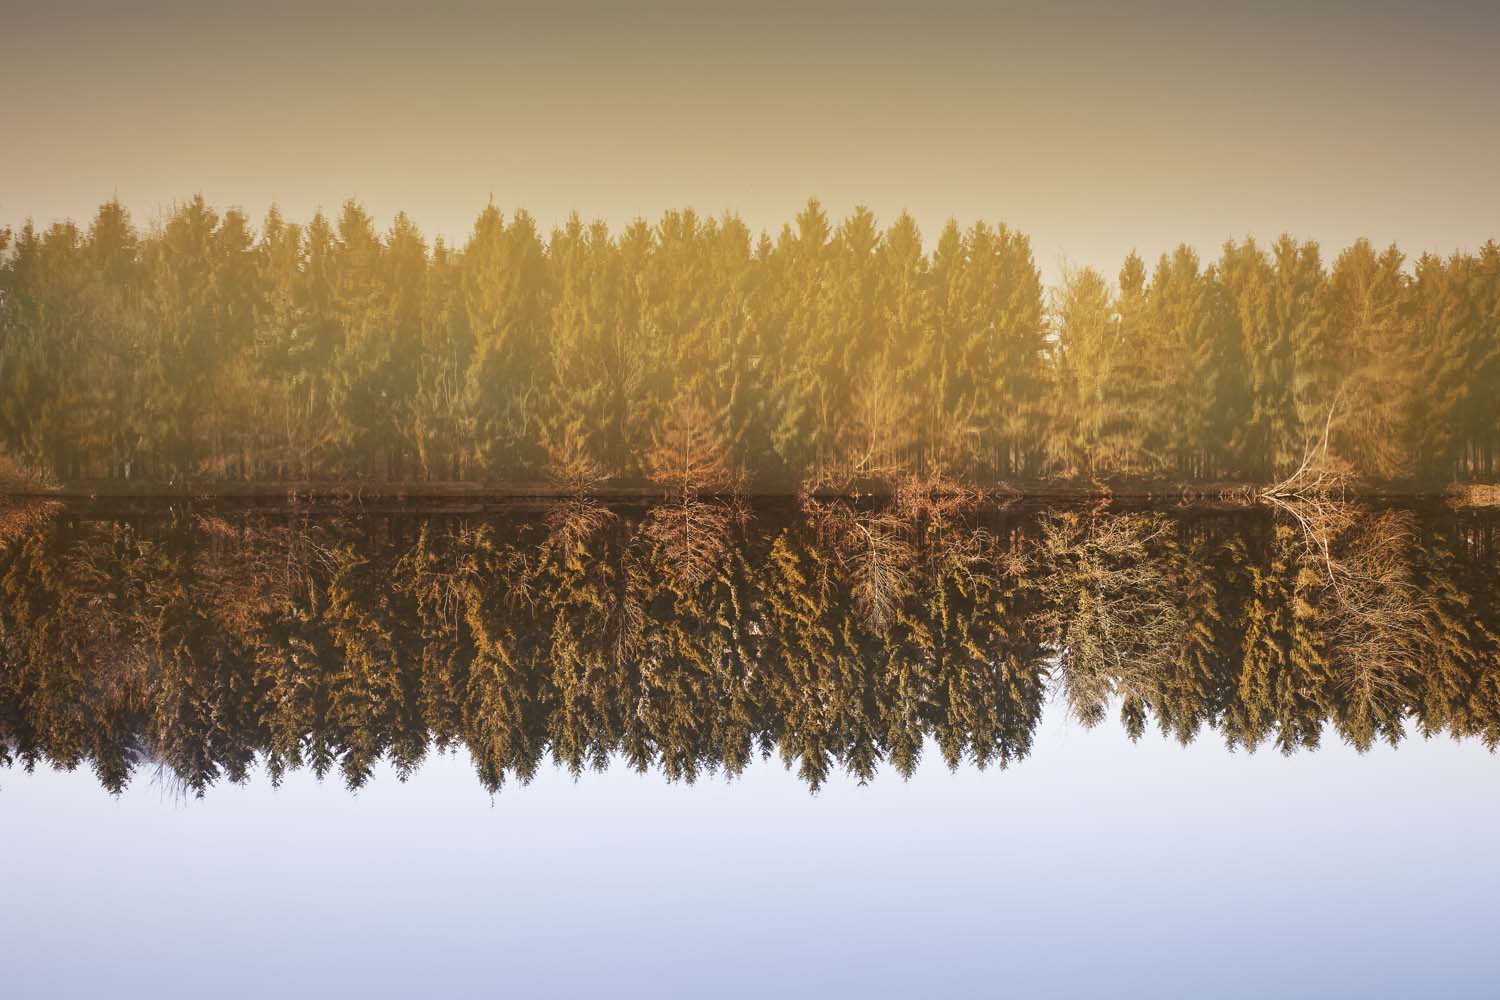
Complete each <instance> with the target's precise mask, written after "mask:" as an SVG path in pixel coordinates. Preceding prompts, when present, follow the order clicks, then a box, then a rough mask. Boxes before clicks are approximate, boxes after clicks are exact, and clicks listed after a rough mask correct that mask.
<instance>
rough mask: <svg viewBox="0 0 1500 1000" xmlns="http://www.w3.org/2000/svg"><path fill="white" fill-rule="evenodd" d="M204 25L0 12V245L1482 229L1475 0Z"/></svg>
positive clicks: (1075, 259) (1498, 227) (87, 8)
mask: <svg viewBox="0 0 1500 1000" xmlns="http://www.w3.org/2000/svg"><path fill="white" fill-rule="evenodd" d="M212 6H217V5H211V4H201V5H200V4H196V3H194V4H189V3H174V4H162V3H156V4H130V3H114V4H110V3H97V4H77V3H67V2H55V3H50V4H42V3H34V4H21V5H17V4H13V3H12V2H11V0H0V24H3V25H4V30H3V32H0V35H3V38H4V41H3V52H4V58H3V60H0V109H3V110H0V128H3V134H4V143H3V147H4V151H3V153H0V223H12V224H14V223H17V222H20V221H22V220H23V219H25V218H26V217H33V218H35V219H36V220H37V221H38V222H50V221H52V220H54V219H58V218H64V217H74V218H79V219H86V218H87V217H88V216H89V215H90V214H91V213H92V211H93V209H94V208H95V207H96V206H97V205H98V203H99V202H100V201H103V200H105V199H107V198H109V197H110V196H111V195H114V194H118V196H119V197H120V199H121V200H122V201H124V202H125V203H126V204H127V206H129V207H130V208H131V210H132V211H133V213H134V214H135V216H136V219H137V221H138V222H142V223H149V222H151V221H152V219H153V218H155V217H158V216H159V215H160V214H161V212H162V211H164V210H165V209H166V208H168V207H169V206H170V205H171V204H172V203H173V202H174V201H178V200H181V199H183V198H186V197H188V196H190V195H192V194H194V193H196V192H202V193H203V194H204V195H205V196H206V197H207V198H208V199H209V200H210V201H211V202H214V203H215V204H218V205H221V206H224V205H239V206H241V207H243V208H245V209H246V210H248V211H249V212H250V213H251V215H252V216H253V217H255V218H257V219H258V218H259V217H260V216H261V215H262V214H263V213H264V211H265V209H266V207H267V206H268V205H269V204H270V203H271V202H272V201H273V200H274V201H277V202H279V203H280V205H281V206H282V208H283V210H284V211H285V212H286V213H287V214H289V215H291V216H294V217H299V218H300V217H305V216H307V215H309V214H310V213H311V212H312V211H313V210H314V209H315V208H317V207H318V206H322V207H324V208H327V209H334V208H336V207H337V206H338V205H339V203H340V202H342V200H343V199H344V198H346V197H349V196H351V195H352V196H355V197H357V198H359V199H360V200H361V201H363V202H364V203H365V205H366V206H367V207H368V208H369V209H370V210H371V211H372V212H374V213H375V214H376V216H377V217H378V218H380V219H382V220H388V219H389V217H390V216H391V215H392V214H394V212H395V211H396V210H397V209H405V210H406V211H407V212H408V213H409V214H410V215H412V216H413V218H414V219H415V220H416V221H417V222H418V223H419V225H420V226H421V227H422V228H423V230H424V231H425V232H426V233H428V234H429V235H446V236H448V237H449V238H450V239H453V238H455V237H456V238H458V239H459V240H461V239H462V238H463V236H464V235H465V234H466V233H467V232H468V229H469V227H470V225H471V223H472V221H473V218H474V216H475V215H476V214H477V212H478V211H479V209H480V208H482V207H483V206H484V204H485V203H486V201H488V200H489V198H490V196H491V194H493V197H494V200H495V202H496V204H497V205H499V206H500V207H501V208H502V209H505V210H507V211H509V210H510V209H512V208H514V207H517V206H521V207H525V208H527V209H528V210H530V211H531V212H532V214H533V215H535V216H536V217H537V218H538V219H539V220H540V222H541V223H542V225H543V226H544V227H550V226H551V225H553V224H556V223H558V222H560V221H562V220H563V219H564V218H566V216H567V214H568V213H569V212H571V211H573V210H575V209H576V210H577V211H578V212H580V213H581V214H583V215H584V216H587V217H602V218H604V219H607V220H608V221H610V222H611V223H612V224H615V225H619V224H622V223H624V222H626V221H628V220H629V219H630V218H632V217H634V216H636V215H645V216H646V217H648V218H650V217H653V216H655V215H656V214H658V213H659V212H660V211H661V210H662V209H664V208H667V207H674V206H684V205H689V206H692V207H694V208H696V209H698V210H699V211H702V212H707V213H718V212H721V211H724V210H732V211H735V212H738V213H740V214H741V215H742V216H743V217H744V219H745V220H746V221H747V222H748V223H749V224H750V225H751V226H752V227H754V228H757V229H759V228H769V229H771V230H773V231H774V230H776V229H779V227H780V226H781V224H782V223H783V222H785V221H787V220H789V219H790V218H791V217H792V215H793V214H794V213H795V212H796V211H797V210H798V208H799V207H800V206H801V205H802V203H803V202H804V201H805V200H806V199H807V198H808V197H809V196H812V195H815V196H817V197H819V198H821V199H822V200H823V201H824V203H825V204H826V205H827V206H828V207H829V209H830V210H831V211H832V212H833V213H834V214H835V215H840V214H842V213H844V212H846V211H848V210H849V209H850V208H851V207H852V206H854V205H855V204H857V203H864V204H867V205H868V206H869V207H870V208H871V209H873V210H874V211H875V213H876V214H877V216H879V217H880V219H881V220H882V221H889V220H890V219H891V218H893V217H894V216H895V215H896V214H897V213H898V212H900V211H901V210H902V209H908V210H910V211H911V212H912V213H913V214H914V215H915V216H916V217H917V220H918V222H919V223H920V224H921V226H922V229H923V231H924V233H925V234H926V235H927V236H928V238H929V242H930V241H931V239H932V238H933V237H935V236H936V233H937V230H938V229H939V228H940V227H941V225H942V223H943V222H944V221H945V220H946V219H947V218H949V217H956V218H958V219H959V221H960V222H964V223H968V222H972V221H973V220H975V219H978V218H983V219H987V220H990V221H1004V222H1007V223H1009V224H1011V225H1014V226H1016V227H1019V228H1020V229H1021V230H1023V231H1025V232H1027V233H1029V234H1030V235H1031V236H1032V239H1033V245H1034V249H1035V251H1036V256H1037V260H1038V263H1039V264H1040V266H1041V267H1042V269H1043V272H1044V274H1045V275H1046V276H1047V277H1048V278H1049V280H1050V279H1052V278H1054V277H1055V276H1056V274H1057V273H1058V270H1059V268H1060V266H1061V264H1062V262H1063V261H1064V260H1066V261H1068V262H1070V263H1075V264H1092V265H1096V266H1100V267H1102V268H1104V269H1105V270H1106V271H1107V273H1109V274H1111V275H1113V274H1114V272H1115V271H1116V270H1117V269H1118V267H1119V261H1120V258H1121V257H1122V256H1123V255H1124V254H1125V252H1126V251H1128V250H1129V249H1131V248H1132V247H1135V248H1138V249H1139V250H1140V251H1141V252H1142V253H1143V254H1145V255H1147V256H1148V257H1154V256H1155V255H1156V254H1157V253H1160V252H1162V251H1163V250H1166V249H1168V248H1170V247H1171V246H1173V245H1175V244H1176V243H1177V242H1179V241H1186V242H1188V243H1190V244H1193V245H1195V246H1197V247H1198V248H1199V249H1200V251H1202V252H1204V253H1206V254H1213V253H1216V252H1217V248H1218V246H1219V244H1220V243H1221V242H1222V241H1223V240H1224V239H1226V238H1228V237H1237V236H1243V235H1246V234H1254V235H1258V236H1263V237H1268V238H1269V237H1274V236H1275V235H1277V234H1279V233H1280V232H1283V231H1290V232H1293V233H1295V234H1297V235H1299V236H1305V237H1310V238H1315V239H1318V240H1320V241H1322V242H1323V243H1324V244H1325V247H1327V248H1328V249H1330V250H1332V249H1334V248H1336V247H1339V246H1342V245H1344V244H1346V243H1348V242H1349V241H1351V240H1352V239H1354V238H1355V237H1357V236H1360V235H1366V236H1369V237H1371V238H1372V239H1374V240H1376V241H1377V242H1379V243H1385V242H1389V241H1391V240H1397V241H1399V242H1400V243H1401V245H1402V247H1403V248H1404V249H1406V250H1408V251H1409V252H1411V253H1416V252H1420V251H1422V250H1428V249H1431V250H1438V251H1444V252H1446V251H1451V250H1454V249H1458V248H1472V247H1475V246H1477V245H1479V244H1480V243H1482V242H1483V241H1484V240H1485V239H1488V238H1490V237H1495V236H1500V182H1497V178H1500V127H1497V126H1496V121H1497V114H1500V112H1497V110H1496V109H1497V108H1500V63H1497V62H1496V60H1495V57H1494V52H1495V51H1496V50H1497V49H1500V5H1496V4H1487V3H1470V4H1458V3H1448V4H1438V3H1425V4H1418V3H1410V4H1392V3H1382V2H1363V3H1318V2H1311V0H1302V2H1298V3H1234V4H1230V3H1223V4H1217V3H1212V2H1203V3H1196V4H1190V3H1173V4H1167V3H1130V4H1121V5H1119V9H1116V8H1115V6H1114V5H1110V4H1103V3H1100V4H1094V3H1068V2H1060V3H987V4H946V5H945V4H916V3H913V4H885V3H864V4H842V3H841V4H821V5H814V4H811V3H801V4H799V3H786V4H776V3H771V4H764V3H752V2H742V3H733V4H729V3H723V4H720V3H707V4H663V3H657V4H626V3H557V2H554V3H548V4H535V5H525V6H514V7H503V6H497V5H494V4H472V5H465V4H432V5H430V6H431V9H426V10H417V9H416V8H418V7H419V6H420V5H417V4H405V3H402V4H374V5H370V4H363V5H353V4H348V5H345V4H338V5H328V4H321V5H308V4H279V3H270V4H254V5H250V4H246V5H244V7H245V8H246V11H245V12H243V13H240V12H235V11H212V12H210V11H208V10H207V9H206V8H209V7H212ZM200 7H201V8H203V9H200ZM918 7H923V8H928V9H924V10H920V11H919V10H917V9H916V8H918ZM251 8H253V11H252V10H251ZM908 8H910V9H908Z"/></svg>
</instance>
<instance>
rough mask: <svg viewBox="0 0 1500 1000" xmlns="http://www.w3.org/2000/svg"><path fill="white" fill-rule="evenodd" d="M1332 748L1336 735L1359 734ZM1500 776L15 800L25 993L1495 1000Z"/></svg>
mask: <svg viewBox="0 0 1500 1000" xmlns="http://www.w3.org/2000/svg"><path fill="white" fill-rule="evenodd" d="M1330 739H1332V737H1331V736H1330ZM1497 792H1500V759H1497V758H1496V757H1494V756H1492V755H1491V754H1490V753H1488V752H1487V751H1486V750H1485V749H1484V748H1483V747H1482V746H1480V745H1478V744H1475V743H1472V742H1471V743H1464V744H1457V743H1453V742H1451V741H1449V740H1447V739H1443V740H1439V741H1432V742H1424V741H1422V740H1420V739H1413V740H1410V741H1408V742H1406V743H1405V744H1403V746H1402V747H1401V749H1399V750H1391V749H1389V748H1377V749H1375V750H1373V751H1372V752H1370V753H1369V754H1367V755H1364V756H1362V757H1361V756H1359V755H1357V754H1355V753H1354V752H1353V751H1352V750H1349V749H1348V748H1346V747H1343V746H1340V745H1338V744H1337V742H1336V741H1334V742H1332V743H1330V745H1328V746H1327V747H1325V748H1324V749H1322V750H1320V751H1318V752H1316V753H1303V754H1299V755H1297V756H1295V757H1291V758H1286V757H1281V756H1279V755H1277V754H1275V753H1268V752H1260V753H1257V754H1254V755H1247V754H1244V753H1238V754H1230V753H1228V752H1226V751H1225V750H1224V749H1222V747H1221V746H1220V745H1219V744H1218V743H1216V742H1215V740H1214V737H1213V736H1212V734H1209V735H1207V736H1206V737H1205V738H1203V739H1200V740H1199V741H1198V742H1197V743H1195V744H1193V745H1192V746H1190V747H1188V748H1186V749H1184V748H1181V747H1179V746H1177V745H1176V744H1175V743H1171V742H1168V741H1165V740H1163V739H1162V738H1160V737H1158V736H1156V735H1155V734H1148V735H1147V737H1146V738H1145V739H1143V740H1142V741H1141V743H1140V744H1138V745H1132V744H1130V743H1129V742H1128V741H1127V740H1126V739H1125V737H1124V736H1123V735H1122V734H1121V732H1120V730H1119V727H1118V726H1117V725H1115V724H1113V723H1107V724H1105V725H1103V726H1101V727H1100V728H1098V729H1097V730H1093V731H1090V730H1084V729H1081V728H1079V727H1078V725H1077V724H1076V723H1069V722H1067V721H1066V720H1065V719H1064V718H1063V713H1062V712H1060V711H1055V710H1054V711H1049V712H1048V714H1047V718H1046V719H1045V720H1044V722H1043V724H1042V726H1041V728H1040V730H1039V732H1038V734H1037V747H1036V750H1035V752H1034V753H1033V755H1032V756H1031V757H1030V758H1029V759H1027V760H1025V761H1023V762H1022V763H1020V764H1019V765H1018V766H1016V767H1015V768H1013V769H1012V770H1010V771H1007V772H1003V773H1002V772H988V773H979V772H977V771H975V770H973V769H972V768H964V769H961V770H960V771H959V772H958V773H950V772H948V771H947V769H946V768H944V767H943V766H942V764H941V763H940V761H939V759H938V758H937V756H936V754H935V753H932V752H931V751H929V755H928V757H927V759H926V761H925V763H924V764H923V766H922V767H921V768H920V770H919V771H918V773H917V774H916V775H915V776H914V777H913V779H912V780H911V781H909V782H903V781H902V780H901V779H900V778H899V777H898V776H896V775H894V774H893V773H889V772H887V773H883V774H882V775H881V776H879V777H878V778H877V780H876V781H875V782H874V783H873V784H871V785H869V786H867V787H858V786H857V785H855V784H854V783H853V782H852V781H849V780H845V779H839V780H834V781H833V782H831V783H830V785H829V787H827V788H826V789H825V790H824V791H822V792H821V793H820V794H818V795H816V796H813V795H810V794H809V793H808V791H807V789H806V786H805V785H804V784H803V783H802V782H801V781H799V780H798V779H797V777H796V776H795V775H792V774H788V773H786V772H785V771H783V770H782V768H781V766H780V764H779V763H777V762H770V763H763V764H758V765H755V766H752V767H751V768H750V769H749V771H748V772H747V773H746V774H745V775H744V776H743V777H742V778H741V779H739V780H736V781H734V782H732V783H726V782H724V781H723V780H722V779H709V780H706V781H703V782H700V783H699V784H698V785H696V786H692V787H689V786H684V785H669V784H667V783H666V782H665V781H664V780H663V779H662V778H661V777H660V776H659V775H657V774H654V773H653V774H650V775H646V776H638V775H636V774H634V773H632V772H629V771H626V770H625V769H623V768H620V767H616V768H614V769H612V770H610V771H609V772H607V773H604V774H588V775H585V776H584V777H583V778H582V779H581V780H578V781H577V782H575V781H573V780H572V779H571V778H570V777H569V776H567V775H566V774H565V773H560V772H557V771H554V770H552V769H550V768H548V769H545V770H544V771H543V772H542V773H541V774H540V775H539V777H538V778H537V780H536V781H535V782H534V783H533V784H532V785H531V786H529V787H525V788H521V787H508V788H507V789H506V790H505V791H504V792H503V793H502V794H501V795H500V796H499V797H497V798H496V799H494V800H493V801H492V800H491V799H490V798H489V797H488V796H487V795H486V794H484V793H483V792H482V791H481V790H480V788H479V787H478V785H477V783H476V782H475V781H474V779H473V777H472V774H471V772H470V768H469V764H468V761H467V759H465V758H453V757H446V758H437V759H432V760H429V761H428V762H427V763H426V764H425V765H424V766H423V767H422V769H421V770H420V771H419V772H418V773H417V774H416V775H415V776H414V777H413V778H412V779H411V780H410V781H409V782H408V783H406V784H404V785H403V784H401V783H399V782H397V781H396V780H395V778H394V776H393V775H391V774H390V773H388V772H386V771H382V772H381V773H379V774H377V776H376V778H375V780H373V781H372V782H371V784H370V785H369V786H368V787H367V788H365V789H364V790H362V791H360V792H359V793H358V794H357V795H351V794H350V793H348V792H347V791H346V790H345V789H344V788H343V787H342V786H341V785H340V784H339V783H338V782H337V780H330V781H328V782H326V783H324V784H321V785H320V784H319V783H318V782H317V781H316V780H315V779H314V778H312V777H311V776H310V775H308V774H307V773H305V772H299V773H293V774H291V775H289V776H288V778H287V781H286V784H285V785H284V786H283V787H282V788H281V789H279V790H273V789H271V788H270V787H269V783H268V781H267V780H266V779H265V777H264V775H263V774H262V775H258V776H257V778H256V779H255V780H254V781H253V782H252V783H251V784H250V785H249V786H248V787H233V786H230V787H215V788H214V789H212V790H210V792H209V794H208V797H207V798H206V800H204V801H199V802H187V803H181V802H178V801H176V800H174V799H172V798H171V797H170V795H168V794H167V793H165V792H164V791H163V790H162V789H161V788H160V787H153V785H152V783H151V782H149V781H147V780H144V778H143V779H140V780H137V781H136V782H135V783H134V784H133V785H132V786H131V787H129V788H128V789H127V790H126V791H125V793H124V794H123V795H122V796H120V797H119V798H118V799H116V798H111V797H110V796H108V795H106V794H104V793H103V792H102V791H101V790H100V788H99V786H98V783H97V782H96V780H95V779H94V777H93V776H92V775H90V774H88V773H85V772H79V773H73V774H65V773H56V772H53V771H51V770H44V769H39V770H38V771H37V773H35V774H33V775H26V774H24V773H22V772H20V771H19V770H14V769H13V770H10V771H8V772H7V773H5V774H4V776H3V784H0V817H3V820H0V896H3V899H4V906H3V907H0V964H3V969H4V979H3V980H0V995H3V996H6V997H13V998H32V997H39V998H50V997H91V996H111V997H136V996H143V997H144V996H151V997H176V996H182V997H209V996H227V997H239V996H245V997H253V996H279V997H301V996H377V997H384V996H391V997H396V996H528V997H529V996H548V997H553V996H556V997H564V996H625V997H634V996H668V997H675V996H757V997H783V996H903V997H924V996H1027V997H1031V996H1084V995H1100V996H1153V997H1163V996H1166V997H1179V996H1180V997H1201V996H1276V997H1287V996H1332V995H1336V996H1354V995H1357V996H1475V997H1480V996H1493V995H1494V991H1495V972H1494V957H1493V953H1494V941H1495V939H1496V935H1497V931H1500V918H1497V916H1496V910H1495V900H1496V896H1497V891H1500V849H1497V846H1496V845H1497V844H1500V795H1497Z"/></svg>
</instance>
